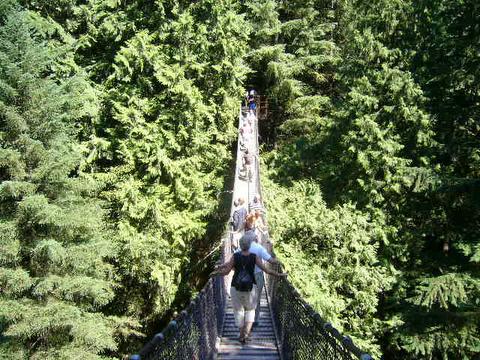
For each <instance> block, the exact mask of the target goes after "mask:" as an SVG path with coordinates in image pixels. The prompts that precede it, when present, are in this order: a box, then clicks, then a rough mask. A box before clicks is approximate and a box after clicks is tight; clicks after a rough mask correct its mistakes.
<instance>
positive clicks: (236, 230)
mask: <svg viewBox="0 0 480 360" xmlns="http://www.w3.org/2000/svg"><path fill="white" fill-rule="evenodd" d="M246 100H247V104H248V109H249V111H248V114H247V116H246V117H245V118H243V124H240V136H241V138H240V150H241V151H242V157H241V159H242V168H241V169H240V171H239V178H240V179H241V180H246V181H247V182H250V181H251V180H252V165H253V157H254V155H253V153H254V152H255V150H256V149H255V144H256V142H255V139H254V137H253V134H254V129H253V122H254V121H255V120H256V118H255V110H256V105H255V100H254V92H252V91H251V92H250V93H248V95H247V97H246ZM234 205H235V209H234V211H233V214H232V232H231V239H232V251H233V255H232V256H231V257H230V259H229V260H227V261H226V262H225V263H223V264H221V265H219V266H217V267H216V268H215V270H214V271H213V272H212V273H211V276H216V275H228V274H229V273H230V272H231V271H232V269H233V270H234V274H233V277H232V281H231V284H230V286H227V292H228V293H229V296H231V300H232V305H233V310H234V317H235V324H236V326H237V327H238V328H239V332H240V336H239V341H240V343H242V344H245V343H246V342H247V341H248V339H249V336H250V333H251V329H252V326H256V325H258V323H259V321H260V301H261V294H262V290H263V288H264V284H265V278H264V276H263V272H266V273H267V274H270V275H273V276H283V277H284V276H286V275H287V274H285V273H278V272H276V271H274V270H271V269H269V268H268V267H266V266H265V265H264V263H263V262H264V261H267V262H269V263H272V264H280V262H279V261H278V260H277V259H276V258H275V257H274V256H272V255H271V254H270V253H269V251H268V250H267V249H266V248H265V247H264V246H262V244H261V242H262V239H263V238H264V237H265V235H266V234H267V228H266V226H265V223H264V220H263V217H264V213H265V212H264V208H263V206H262V201H261V197H260V195H259V194H256V195H255V196H254V197H253V199H252V201H251V202H249V203H248V204H246V203H245V199H244V197H242V196H240V197H238V198H237V199H235V201H234ZM245 205H248V209H247V208H246V207H245Z"/></svg>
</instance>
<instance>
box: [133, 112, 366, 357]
mask: <svg viewBox="0 0 480 360" xmlns="http://www.w3.org/2000/svg"><path fill="white" fill-rule="evenodd" d="M257 113H258V114H262V107H260V108H259V109H258V110H257ZM248 120H250V121H251V123H252V129H253V134H252V137H251V139H250V141H249V143H248V144H245V143H243V142H242V137H241V136H239V138H238V142H237V158H236V167H235V182H234V187H233V199H238V198H239V197H243V198H244V199H246V200H247V204H250V203H251V201H252V200H253V197H254V196H255V195H256V194H259V195H260V198H261V199H263V197H262V196H261V194H262V188H261V182H260V164H259V161H258V149H259V147H258V119H257V117H256V116H251V115H249V114H248V111H247V109H243V108H242V109H241V110H240V114H239V130H240V128H241V126H242V124H244V123H245V122H246V121H248ZM245 147H247V148H248V149H249V151H250V152H251V153H252V154H254V156H253V158H254V162H253V164H252V166H251V169H250V171H249V172H247V175H246V176H245V175H244V174H243V176H242V174H241V168H242V156H243V155H242V150H244V149H245ZM262 205H263V204H262ZM233 211H234V207H233V201H232V206H231V212H230V214H231V215H232V214H233ZM263 220H264V223H265V224H267V219H266V216H265V214H264V219H263ZM232 240H233V236H232V231H231V229H230V228H228V230H227V231H226V232H225V234H224V236H223V237H222V240H221V245H220V249H221V252H220V258H219V261H218V263H223V262H225V261H227V260H228V259H229V258H230V257H231V255H232ZM260 241H261V243H262V244H263V245H264V246H265V247H266V248H267V249H269V250H270V251H273V250H274V249H272V246H271V242H270V239H269V236H268V231H267V232H265V233H264V234H263V235H262V239H260ZM268 266H273V265H270V264H269V265H268ZM275 270H277V271H281V269H278V268H277V269H275ZM231 277H232V273H231V274H230V275H228V276H225V277H219V276H217V277H214V278H210V279H209V280H208V282H207V283H206V285H205V286H204V288H203V289H202V290H201V291H200V293H199V294H198V295H197V296H196V297H195V299H193V300H192V301H191V302H190V305H189V306H188V307H187V308H186V309H185V310H183V311H182V312H181V313H180V314H179V316H178V317H177V318H176V319H175V320H173V321H171V322H170V323H169V325H168V326H167V327H166V328H165V329H164V330H163V331H162V332H161V333H158V334H156V335H155V336H154V337H153V338H152V339H151V340H150V341H149V342H148V343H147V344H146V345H145V346H144V347H143V348H142V349H141V350H140V351H139V352H138V354H134V355H131V356H130V360H153V359H155V360H170V359H178V360H213V359H219V360H260V359H263V360H290V359H299V360H334V359H335V360H336V359H342V360H355V359H360V360H372V357H371V356H370V355H369V354H368V353H365V352H363V351H362V350H361V349H359V348H358V347H357V346H356V345H355V344H354V343H353V341H352V340H351V339H350V338H349V337H348V336H344V335H342V334H341V333H340V332H339V331H338V330H337V329H335V328H334V327H333V326H332V325H331V324H330V323H328V322H326V321H324V320H323V319H322V318H321V316H320V315H319V314H318V313H317V312H315V310H314V309H313V308H312V307H311V306H310V305H309V304H308V303H306V302H305V301H304V300H303V299H302V297H301V296H300V294H299V293H298V291H297V290H296V289H295V288H294V287H293V285H292V284H291V283H290V282H289V281H288V279H285V278H276V277H273V276H269V275H267V274H265V289H266V291H263V292H262V298H261V303H260V306H261V307H260V320H259V324H258V325H257V326H255V327H254V328H253V331H252V335H251V340H250V341H249V342H248V343H247V344H245V345H242V344H240V343H239V342H238V328H237V327H236V326H235V323H234V317H233V308H232V304H231V300H230V298H229V296H228V295H227V290H228V288H229V283H230V282H231Z"/></svg>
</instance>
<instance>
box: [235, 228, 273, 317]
mask: <svg viewBox="0 0 480 360" xmlns="http://www.w3.org/2000/svg"><path fill="white" fill-rule="evenodd" d="M244 236H245V237H248V238H249V239H250V241H251V245H250V252H251V253H252V254H255V255H257V257H258V258H260V259H261V260H260V261H261V262H262V264H263V261H267V262H269V263H270V264H277V265H281V262H280V261H279V260H278V259H277V258H276V257H274V256H272V255H271V254H270V253H269V252H268V251H267V249H265V248H264V247H263V246H262V245H260V244H259V242H258V237H257V235H256V234H255V231H251V230H250V231H246V232H245V235H244ZM267 274H268V272H267ZM254 275H255V283H256V284H257V296H256V302H257V305H256V306H255V319H254V322H253V326H256V325H258V321H259V320H260V302H261V299H262V291H263V288H264V286H265V277H264V276H263V271H262V268H260V267H259V266H257V265H255V272H254Z"/></svg>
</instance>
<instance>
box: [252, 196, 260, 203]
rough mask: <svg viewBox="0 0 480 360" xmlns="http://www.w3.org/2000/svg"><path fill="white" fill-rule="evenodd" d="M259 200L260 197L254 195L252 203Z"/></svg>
mask: <svg viewBox="0 0 480 360" xmlns="http://www.w3.org/2000/svg"><path fill="white" fill-rule="evenodd" d="M260 200H261V198H260V195H259V194H257V195H255V196H254V197H253V202H254V203H259V202H260Z"/></svg>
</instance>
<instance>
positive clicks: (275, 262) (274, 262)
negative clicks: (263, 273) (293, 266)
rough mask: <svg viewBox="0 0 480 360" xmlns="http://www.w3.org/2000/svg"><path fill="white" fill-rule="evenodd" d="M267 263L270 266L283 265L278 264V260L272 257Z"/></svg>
mask: <svg viewBox="0 0 480 360" xmlns="http://www.w3.org/2000/svg"><path fill="white" fill-rule="evenodd" d="M268 262H269V263H270V264H277V265H283V264H282V263H281V262H280V260H278V259H277V258H276V257H273V256H272V257H271V258H270V259H269V260H268Z"/></svg>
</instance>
